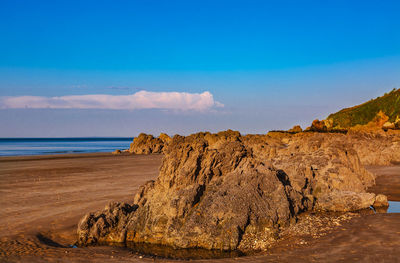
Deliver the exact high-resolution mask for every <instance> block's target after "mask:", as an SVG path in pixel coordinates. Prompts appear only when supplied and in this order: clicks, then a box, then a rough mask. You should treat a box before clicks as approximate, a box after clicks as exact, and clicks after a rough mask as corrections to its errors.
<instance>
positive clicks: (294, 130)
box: [288, 125, 303, 133]
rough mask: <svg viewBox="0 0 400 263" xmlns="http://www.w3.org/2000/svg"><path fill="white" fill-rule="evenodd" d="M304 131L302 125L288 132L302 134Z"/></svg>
mask: <svg viewBox="0 0 400 263" xmlns="http://www.w3.org/2000/svg"><path fill="white" fill-rule="evenodd" d="M302 131H303V129H302V128H301V127H300V125H296V126H293V128H291V129H290V130H288V132H293V133H298V132H302Z"/></svg>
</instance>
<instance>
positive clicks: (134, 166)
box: [0, 154, 400, 262]
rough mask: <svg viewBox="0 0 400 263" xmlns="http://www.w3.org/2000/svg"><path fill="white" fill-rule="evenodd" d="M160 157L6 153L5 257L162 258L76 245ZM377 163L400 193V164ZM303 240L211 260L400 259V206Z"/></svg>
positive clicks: (0, 177)
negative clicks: (80, 226) (84, 225)
mask: <svg viewBox="0 0 400 263" xmlns="http://www.w3.org/2000/svg"><path fill="white" fill-rule="evenodd" d="M160 164H161V156H160V155H147V156H144V155H117V156H114V155H111V154H77V155H53V156H33V157H2V158H0V207H1V210H0V211H1V215H0V261H1V262H20V261H23V262H105V261H107V262H153V261H160V259H153V258H146V257H144V258H140V256H139V255H136V254H134V253H132V252H130V251H128V250H126V249H122V248H114V247H89V248H71V247H69V245H71V244H73V243H74V241H75V239H76V236H75V230H76V225H77V222H78V221H79V219H80V218H81V217H82V216H83V215H84V214H85V213H87V212H89V211H95V210H98V209H102V208H103V207H104V206H105V205H106V204H107V203H108V202H109V201H132V199H133V195H134V193H135V192H136V190H137V189H138V187H139V186H140V185H142V184H143V183H144V182H146V181H148V180H150V179H154V178H156V176H157V174H158V167H159V166H160ZM369 169H370V170H371V171H373V172H375V173H377V174H382V176H379V177H378V179H377V183H378V185H377V186H376V187H374V188H373V190H374V191H375V192H383V193H385V194H388V195H389V197H390V199H391V200H400V199H398V198H399V189H400V187H399V182H400V166H394V167H369ZM297 241H298V240H296V242H295V241H290V240H288V241H285V242H280V243H279V244H278V245H277V246H276V247H275V248H273V249H271V250H270V252H269V253H268V254H267V255H261V256H251V257H242V258H236V259H235V258H230V259H222V260H204V262H211V261H219V262H238V261H241V262H277V261H278V262H312V261H318V262H349V261H361V262H400V214H376V215H364V216H361V217H356V218H353V219H352V220H350V221H349V222H346V223H344V224H342V225H341V226H338V227H337V228H336V229H335V230H333V231H332V232H331V233H329V234H328V235H325V236H323V237H321V238H319V239H313V238H310V237H309V238H307V237H305V239H304V242H301V243H303V244H300V243H299V242H297ZM161 261H164V260H161Z"/></svg>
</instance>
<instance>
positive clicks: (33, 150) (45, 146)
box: [0, 138, 133, 156]
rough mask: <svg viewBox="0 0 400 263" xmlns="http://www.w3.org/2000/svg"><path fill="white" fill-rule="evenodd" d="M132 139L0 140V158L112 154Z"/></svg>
mask: <svg viewBox="0 0 400 263" xmlns="http://www.w3.org/2000/svg"><path fill="white" fill-rule="evenodd" d="M132 140H133V138H0V156H19V155H43V154H63V153H93V152H112V151H114V150H115V149H128V148H129V145H130V143H131V142H132Z"/></svg>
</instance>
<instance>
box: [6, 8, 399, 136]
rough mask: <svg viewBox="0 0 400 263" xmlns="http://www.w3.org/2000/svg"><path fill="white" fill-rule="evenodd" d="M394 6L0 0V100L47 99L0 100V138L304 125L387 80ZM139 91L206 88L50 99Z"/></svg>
mask: <svg viewBox="0 0 400 263" xmlns="http://www.w3.org/2000/svg"><path fill="white" fill-rule="evenodd" d="M399 13H400V2H399V1H204V0H203V1H150V0H149V1H18V0H14V1H7V0H3V1H1V2H0V36H1V41H0V52H1V53H0V96H1V97H3V98H5V97H15V98H19V97H21V96H35V98H37V97H39V96H40V98H41V100H45V101H46V103H47V104H46V105H47V106H46V107H45V108H40V107H39V108H33V107H32V104H29V103H31V102H24V103H28V104H29V106H28V107H23V108H18V107H10V106H4V105H6V104H4V100H3V104H4V105H3V107H2V109H0V122H1V123H3V124H5V125H2V126H3V127H2V128H1V129H0V137H21V136H22V137H31V136H32V137H48V136H51V137H53V136H135V135H137V134H138V133H139V132H142V131H144V132H149V133H153V134H158V133H159V132H161V131H165V132H168V133H170V134H175V133H181V134H187V133H191V132H196V131H201V130H211V131H218V130H223V129H228V128H232V129H237V130H240V131H241V132H243V133H265V132H266V131H268V130H271V129H287V128H290V127H291V126H293V125H295V124H301V125H302V126H305V125H307V124H308V123H310V122H311V121H312V120H313V119H315V118H325V117H326V116H327V115H328V114H329V113H331V112H334V111H337V110H339V109H341V108H343V107H348V106H352V105H354V104H358V103H361V102H363V101H365V100H369V99H370V98H374V97H377V96H379V95H382V94H383V93H385V92H387V91H390V90H391V89H393V88H395V87H400V30H399V28H400V19H399V17H398V14H399ZM143 91H145V92H148V93H151V94H154V96H157V95H160V96H163V95H162V94H167V93H168V92H177V93H179V94H181V93H182V94H189V96H191V98H192V99H193V100H196V98H197V97H196V96H197V95H196V94H203V93H204V92H205V91H208V92H209V93H210V94H211V95H212V99H211V104H209V103H208V102H209V101H207V102H205V103H206V104H207V103H208V104H207V105H211V106H210V107H209V109H208V110H204V109H203V108H202V110H201V111H199V110H193V109H189V108H188V109H186V108H182V107H183V106H182V107H181V108H179V109H178V110H174V109H172V110H171V109H170V108H168V107H169V106H171V105H172V106H174V105H181V101H179V100H175V97H171V99H170V100H171V101H169V102H168V103H169V104H168V106H166V108H163V107H164V106H154V103H150V102H149V103H150V104H151V105H153V106H148V105H150V104H146V105H145V106H143V107H141V108H140V107H139V108H138V107H127V108H124V109H108V108H107V107H108V106H107V105H108V104H107V105H106V106H104V107H103V106H102V107H103V108H85V109H82V108H80V107H81V106H76V105H77V104H76V102H75V101H74V102H69V103H70V104H68V105H70V106H68V107H70V108H67V109H65V108H60V107H59V104H57V103H56V102H54V97H60V96H61V97H62V96H69V95H78V96H79V95H96V94H107V95H112V96H128V95H131V94H135V93H138V92H143ZM63 98H64V97H63ZM110 98H111V99H112V98H115V97H110ZM95 100H96V101H95V102H93V101H91V102H90V103H92V104H93V103H98V100H97V98H96V99H95ZM0 102H1V100H0ZM202 102H203V101H200V102H199V103H202ZM213 102H215V103H216V102H218V103H220V104H223V107H220V106H218V105H219V104H218V105H217V104H215V105H214V104H212V103H213ZM56 104H57V105H56ZM7 105H10V104H7ZM24 105H25V104H24ZM49 105H50V106H49ZM54 105H56V106H54ZM96 105H97V104H96ZM182 105H183V104H182ZM185 105H186V104H185ZM213 105H214V106H213ZM0 106H1V105H0Z"/></svg>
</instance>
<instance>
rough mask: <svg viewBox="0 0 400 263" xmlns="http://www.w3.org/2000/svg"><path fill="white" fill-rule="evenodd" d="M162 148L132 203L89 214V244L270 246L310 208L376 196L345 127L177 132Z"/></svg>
mask: <svg viewBox="0 0 400 263" xmlns="http://www.w3.org/2000/svg"><path fill="white" fill-rule="evenodd" d="M139 137H140V136H139ZM146 138H147V137H146ZM146 138H145V136H142V137H141V139H140V141H148V140H147V139H146ZM151 140H154V138H151ZM151 140H150V141H151ZM160 140H161V139H160ZM138 142H139V140H138ZM134 143H135V142H134ZM137 145H139V143H137ZM150 145H153V144H151V143H150ZM151 152H152V151H151ZM162 152H163V153H164V158H163V161H162V165H161V167H160V174H159V176H158V178H157V179H156V180H155V181H149V182H147V183H146V184H145V185H143V186H142V187H141V188H140V189H139V191H138V193H137V194H136V196H135V198H134V202H133V203H132V204H119V203H113V204H110V205H109V206H107V207H106V209H105V210H104V211H100V212H97V213H93V214H88V215H86V216H85V217H83V218H82V220H81V221H80V223H79V226H78V236H79V243H80V244H91V243H96V242H110V241H112V242H126V241H132V242H146V243H153V244H165V245H170V246H173V247H179V248H191V247H201V248H206V249H222V250H231V249H238V248H239V249H242V250H247V249H265V248H267V247H268V246H270V245H271V244H272V243H273V242H274V241H275V240H276V239H277V238H278V236H279V233H280V231H281V229H282V228H284V227H286V226H289V225H291V224H294V223H295V222H296V217H297V215H298V214H300V213H301V212H304V211H309V210H328V211H352V210H358V209H363V208H367V207H369V206H371V205H373V204H374V203H375V199H376V198H375V195H374V194H368V193H365V189H366V188H367V187H368V186H370V185H372V184H373V183H374V176H373V175H372V174H371V173H369V172H367V171H366V170H365V169H364V167H363V166H362V165H361V162H360V159H359V157H358V155H357V152H356V151H355V150H354V147H353V145H352V143H351V142H349V139H348V137H347V135H343V134H333V135H332V134H319V133H298V134H295V135H279V134H275V135H274V134H269V135H246V136H242V135H240V133H239V132H234V131H230V130H229V131H226V132H221V133H218V134H210V133H197V134H193V135H190V136H187V137H184V136H178V135H176V136H174V137H173V138H170V140H168V143H165V144H164V146H163V149H162ZM377 203H379V202H377Z"/></svg>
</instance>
